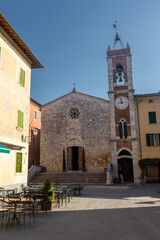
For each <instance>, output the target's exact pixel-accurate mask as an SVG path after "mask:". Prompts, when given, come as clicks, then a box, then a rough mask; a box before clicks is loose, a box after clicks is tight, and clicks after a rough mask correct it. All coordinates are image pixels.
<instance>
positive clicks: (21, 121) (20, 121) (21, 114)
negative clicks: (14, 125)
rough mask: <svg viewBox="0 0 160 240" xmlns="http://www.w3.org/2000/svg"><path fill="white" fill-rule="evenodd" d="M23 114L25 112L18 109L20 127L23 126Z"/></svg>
mask: <svg viewBox="0 0 160 240" xmlns="http://www.w3.org/2000/svg"><path fill="white" fill-rule="evenodd" d="M23 115H24V113H23V112H21V111H20V110H18V128H23V118H24V117H23Z"/></svg>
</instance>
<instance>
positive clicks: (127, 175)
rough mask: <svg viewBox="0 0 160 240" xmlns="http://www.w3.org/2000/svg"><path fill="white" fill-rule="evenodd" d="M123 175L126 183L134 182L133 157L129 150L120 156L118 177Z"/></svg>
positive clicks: (122, 152)
mask: <svg viewBox="0 0 160 240" xmlns="http://www.w3.org/2000/svg"><path fill="white" fill-rule="evenodd" d="M119 174H123V178H124V181H125V182H134V176H133V160H132V155H131V153H130V152H129V151H127V150H122V151H121V152H120V153H119V154H118V175H119Z"/></svg>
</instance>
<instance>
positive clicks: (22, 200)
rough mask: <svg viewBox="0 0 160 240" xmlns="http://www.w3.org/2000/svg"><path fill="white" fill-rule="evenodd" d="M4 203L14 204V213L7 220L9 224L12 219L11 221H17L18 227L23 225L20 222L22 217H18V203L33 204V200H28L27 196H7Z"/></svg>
mask: <svg viewBox="0 0 160 240" xmlns="http://www.w3.org/2000/svg"><path fill="white" fill-rule="evenodd" d="M4 203H6V204H8V205H13V206H14V207H13V215H12V216H11V217H9V219H8V222H7V226H8V225H9V223H10V221H11V222H16V223H17V226H18V229H19V226H20V225H21V223H20V218H18V216H17V214H18V212H17V205H19V204H24V205H31V204H32V203H33V202H32V201H31V200H28V199H26V198H5V199H4Z"/></svg>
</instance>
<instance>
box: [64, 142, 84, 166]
mask: <svg viewBox="0 0 160 240" xmlns="http://www.w3.org/2000/svg"><path fill="white" fill-rule="evenodd" d="M67 168H68V170H71V171H78V170H82V169H83V148H82V147H78V146H73V147H68V148H67Z"/></svg>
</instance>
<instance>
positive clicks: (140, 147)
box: [136, 100, 142, 160]
mask: <svg viewBox="0 0 160 240" xmlns="http://www.w3.org/2000/svg"><path fill="white" fill-rule="evenodd" d="M136 103H137V120H138V134H139V150H140V160H142V144H141V132H140V121H139V105H138V100H137V102H136Z"/></svg>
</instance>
